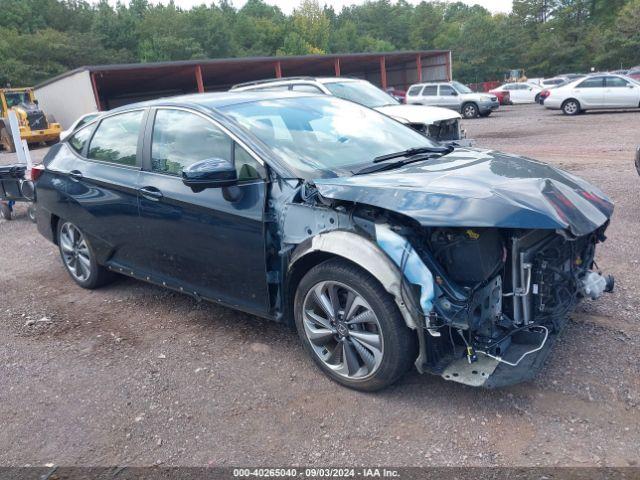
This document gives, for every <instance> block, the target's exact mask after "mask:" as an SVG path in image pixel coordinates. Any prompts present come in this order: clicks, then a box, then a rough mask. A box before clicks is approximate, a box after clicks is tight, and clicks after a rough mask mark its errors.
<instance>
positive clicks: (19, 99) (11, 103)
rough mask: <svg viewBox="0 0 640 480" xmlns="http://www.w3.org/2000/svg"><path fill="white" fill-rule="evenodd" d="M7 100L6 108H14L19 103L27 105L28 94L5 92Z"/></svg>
mask: <svg viewBox="0 0 640 480" xmlns="http://www.w3.org/2000/svg"><path fill="white" fill-rule="evenodd" d="M4 96H5V99H6V100H7V107H8V108H11V107H15V106H16V105H20V104H21V103H29V94H28V93H27V92H7V93H5V94H4Z"/></svg>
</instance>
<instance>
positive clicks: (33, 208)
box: [27, 204, 37, 223]
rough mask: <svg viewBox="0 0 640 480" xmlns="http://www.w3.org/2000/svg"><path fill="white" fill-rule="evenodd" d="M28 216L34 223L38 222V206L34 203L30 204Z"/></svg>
mask: <svg viewBox="0 0 640 480" xmlns="http://www.w3.org/2000/svg"><path fill="white" fill-rule="evenodd" d="M27 216H28V217H29V220H31V221H32V222H33V223H37V219H36V206H35V205H34V204H31V205H29V208H27Z"/></svg>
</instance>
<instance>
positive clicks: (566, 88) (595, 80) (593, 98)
mask: <svg viewBox="0 0 640 480" xmlns="http://www.w3.org/2000/svg"><path fill="white" fill-rule="evenodd" d="M544 106H545V107H546V108H549V109H552V110H562V111H563V112H564V113H565V114H566V115H577V114H578V113H580V112H583V111H585V110H595V109H612V108H640V83H638V82H636V81H635V80H633V79H631V78H629V77H625V76H623V75H610V74H609V75H607V74H605V75H592V76H589V77H586V78H580V79H578V80H574V81H573V82H570V83H567V84H566V85H562V86H560V87H557V88H554V89H552V90H549V95H548V96H547V98H546V99H545V101H544Z"/></svg>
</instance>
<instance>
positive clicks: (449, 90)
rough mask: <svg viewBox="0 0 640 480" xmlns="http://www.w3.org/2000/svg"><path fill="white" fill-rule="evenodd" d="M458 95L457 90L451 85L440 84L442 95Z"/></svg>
mask: <svg viewBox="0 0 640 480" xmlns="http://www.w3.org/2000/svg"><path fill="white" fill-rule="evenodd" d="M456 95H457V93H456V91H455V90H454V89H453V87H450V86H449V85H440V96H441V97H455V96H456Z"/></svg>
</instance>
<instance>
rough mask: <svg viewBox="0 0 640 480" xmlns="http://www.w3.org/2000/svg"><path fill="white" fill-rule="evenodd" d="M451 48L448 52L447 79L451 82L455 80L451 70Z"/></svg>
mask: <svg viewBox="0 0 640 480" xmlns="http://www.w3.org/2000/svg"><path fill="white" fill-rule="evenodd" d="M451 63H452V62H451V50H449V53H448V54H447V81H448V82H450V81H451V80H453V73H452V72H451Z"/></svg>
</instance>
